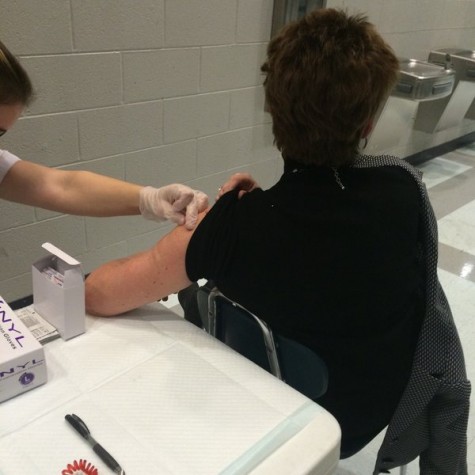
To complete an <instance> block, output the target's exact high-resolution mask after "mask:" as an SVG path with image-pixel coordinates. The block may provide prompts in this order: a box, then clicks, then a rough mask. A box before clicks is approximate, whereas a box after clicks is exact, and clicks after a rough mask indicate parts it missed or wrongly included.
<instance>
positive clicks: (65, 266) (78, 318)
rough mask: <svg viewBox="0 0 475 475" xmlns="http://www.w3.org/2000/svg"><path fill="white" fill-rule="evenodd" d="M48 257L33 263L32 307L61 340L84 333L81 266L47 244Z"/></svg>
mask: <svg viewBox="0 0 475 475" xmlns="http://www.w3.org/2000/svg"><path fill="white" fill-rule="evenodd" d="M42 247H43V248H44V249H46V250H47V251H48V255H47V256H45V257H43V258H41V259H39V260H38V261H36V262H35V263H34V264H33V268H32V274H33V305H34V308H35V310H36V311H37V312H38V313H39V314H40V315H41V316H42V317H43V318H44V319H45V320H46V321H48V322H49V323H51V325H53V326H54V327H56V329H57V330H58V333H59V334H60V335H61V338H63V340H69V339H70V338H73V337H75V336H77V335H80V334H81V333H84V332H85V331H86V303H85V290H84V274H83V271H82V269H81V263H80V262H79V261H77V260H76V259H74V258H73V257H71V256H69V255H68V254H66V253H65V252H63V251H62V250H61V249H58V248H57V247H56V246H53V244H51V243H49V242H45V243H44V244H43V245H42Z"/></svg>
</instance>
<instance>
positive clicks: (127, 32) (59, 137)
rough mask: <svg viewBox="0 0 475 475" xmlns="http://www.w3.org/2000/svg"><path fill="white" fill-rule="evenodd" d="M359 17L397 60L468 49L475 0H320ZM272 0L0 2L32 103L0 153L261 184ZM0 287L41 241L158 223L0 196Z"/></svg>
mask: <svg viewBox="0 0 475 475" xmlns="http://www.w3.org/2000/svg"><path fill="white" fill-rule="evenodd" d="M327 6H329V7H333V6H334V7H344V8H348V9H349V10H350V11H363V12H367V13H368V14H369V17H370V20H371V21H372V22H373V23H375V24H376V26H377V27H378V29H379V30H380V31H381V32H382V33H383V35H384V37H385V38H386V39H387V41H388V42H389V43H390V44H391V45H392V46H393V48H394V49H395V51H396V53H397V54H398V55H400V56H409V57H413V58H416V59H426V57H427V54H428V52H429V51H430V49H432V48H437V47H446V46H454V45H456V46H467V47H472V48H473V47H475V45H473V43H474V42H475V0H463V1H462V0H351V1H350V0H328V2H327ZM272 8H273V0H199V1H197V0H140V1H136V0H43V1H41V2H37V1H33V0H0V39H1V40H2V41H3V42H5V43H6V44H7V45H8V47H9V48H10V49H11V50H12V52H14V53H15V54H16V55H18V56H19V57H20V59H21V62H22V63H23V64H24V66H25V68H26V69H27V70H28V72H29V73H30V75H31V77H32V79H33V82H34V85H35V89H36V93H37V98H36V100H35V102H34V103H33V104H32V105H31V107H30V108H29V110H28V111H26V113H25V116H24V117H23V118H22V119H21V120H20V121H19V122H18V124H17V125H16V126H15V127H14V129H13V130H11V131H9V133H8V134H7V135H6V136H5V137H2V139H1V142H0V148H4V149H7V150H10V151H11V152H12V153H15V154H17V155H18V156H20V157H22V158H24V159H27V160H32V161H35V162H37V163H41V164H44V165H48V166H54V167H62V168H67V169H87V170H91V171H95V172H98V173H103V174H106V175H110V176H113V177H116V178H122V179H126V180H129V181H133V182H136V183H142V184H150V185H154V186H160V185H164V184H167V183H172V182H182V183H187V184H189V185H190V186H193V187H195V188H200V189H202V190H203V191H205V192H207V193H208V194H209V195H210V197H211V199H213V198H214V196H215V194H216V190H217V188H218V186H219V185H220V184H221V183H222V182H223V181H224V180H225V179H226V178H227V176H229V174H230V173H233V172H235V171H240V170H246V171H250V172H251V173H253V174H254V175H255V176H256V178H257V179H258V180H259V181H260V182H261V183H262V185H263V186H264V187H267V186H270V185H271V184H273V183H274V182H275V181H276V179H277V178H278V175H279V174H280V171H281V161H280V158H279V154H278V153H277V151H276V150H275V148H274V147H273V145H272V133H271V125H270V117H269V116H268V114H266V113H265V112H264V111H263V104H264V99H263V93H262V87H261V82H262V77H261V75H260V71H259V68H260V65H261V63H262V62H263V60H264V55H265V45H266V43H267V41H268V39H269V37H270V30H271V20H272ZM0 216H1V218H0V268H1V270H2V273H1V275H0V295H2V296H3V297H5V298H6V299H7V300H13V299H16V298H19V297H23V296H25V295H28V294H30V293H31V263H32V262H33V261H34V260H36V259H37V258H38V257H39V256H40V255H42V250H41V243H43V242H45V241H51V242H53V243H54V244H55V245H57V246H58V247H60V248H62V249H64V250H65V251H66V252H68V253H70V254H72V255H73V256H75V257H76V258H78V259H79V260H81V261H82V262H83V265H84V270H85V271H86V272H89V271H90V270H92V269H93V268H94V267H96V266H97V265H99V264H101V263H102V262H104V261H106V260H109V259H112V258H116V257H121V256H124V255H127V254H130V253H133V252H136V251H139V250H141V249H144V248H146V247H148V246H151V245H152V244H153V243H154V242H155V241H156V240H157V239H158V238H159V237H160V236H162V235H163V234H164V233H165V232H167V230H168V229H170V226H169V225H163V224H157V223H154V222H151V221H145V220H143V219H142V218H141V217H120V218H83V217H72V216H66V215H62V214H58V213H53V212H50V211H45V210H40V209H35V208H29V207H26V206H20V205H16V204H12V203H7V202H2V203H0Z"/></svg>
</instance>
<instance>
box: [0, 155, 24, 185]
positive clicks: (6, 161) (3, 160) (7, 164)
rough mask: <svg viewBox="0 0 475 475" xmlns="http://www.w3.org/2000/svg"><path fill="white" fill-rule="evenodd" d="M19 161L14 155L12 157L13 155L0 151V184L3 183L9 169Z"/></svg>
mask: <svg viewBox="0 0 475 475" xmlns="http://www.w3.org/2000/svg"><path fill="white" fill-rule="evenodd" d="M19 160H20V159H19V158H18V157H17V156H16V155H13V153H10V152H7V151H6V150H0V183H1V182H2V181H3V179H4V178H5V175H6V174H7V173H8V171H9V170H10V168H11V167H12V166H13V165H15V163H16V162H18V161H19Z"/></svg>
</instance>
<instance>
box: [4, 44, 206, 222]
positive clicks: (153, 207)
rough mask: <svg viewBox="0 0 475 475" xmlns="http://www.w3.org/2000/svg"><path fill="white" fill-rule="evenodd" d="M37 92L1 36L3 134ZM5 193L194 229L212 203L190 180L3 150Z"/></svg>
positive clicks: (55, 206)
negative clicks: (76, 167)
mask: <svg viewBox="0 0 475 475" xmlns="http://www.w3.org/2000/svg"><path fill="white" fill-rule="evenodd" d="M32 96H33V88H32V85H31V82H30V79H29V77H28V74H27V73H26V71H25V70H24V69H23V67H22V66H21V65H20V63H19V62H18V60H17V59H16V58H15V57H14V56H13V55H12V54H11V53H10V52H9V51H8V49H7V48H6V47H5V45H4V44H3V43H2V42H1V41H0V137H1V136H2V135H4V134H5V133H6V132H7V131H8V130H10V129H11V128H12V126H13V125H14V124H15V122H16V121H17V120H18V118H19V117H20V115H21V113H22V112H23V109H24V108H25V107H26V106H27V105H28V104H29V102H30V101H31V99H32ZM0 198H2V199H5V200H9V201H14V202H17V203H23V204H26V205H31V206H38V207H41V208H45V209H50V210H54V211H59V212H62V213H68V214H76V215H83V216H122V215H133V214H142V216H144V217H145V218H147V219H154V220H157V221H161V220H165V219H170V220H172V221H174V222H175V223H178V224H185V225H186V227H187V228H189V229H192V228H193V227H194V226H195V225H196V220H197V216H198V213H199V212H200V211H203V210H204V209H205V208H206V207H207V205H208V198H207V196H206V195H205V194H204V193H202V192H201V191H196V190H192V189H191V188H189V187H187V186H185V185H181V184H172V185H168V186H164V187H161V188H153V187H150V186H145V187H144V186H140V185H136V184H133V183H128V182H124V181H121V180H116V179H114V178H110V177H107V176H103V175H98V174H95V173H91V172H87V171H66V170H58V169H55V168H48V167H44V166H41V165H37V164H35V163H32V162H28V161H26V160H20V159H19V158H18V157H16V156H15V155H13V154H12V153H10V152H8V151H6V150H1V149H0Z"/></svg>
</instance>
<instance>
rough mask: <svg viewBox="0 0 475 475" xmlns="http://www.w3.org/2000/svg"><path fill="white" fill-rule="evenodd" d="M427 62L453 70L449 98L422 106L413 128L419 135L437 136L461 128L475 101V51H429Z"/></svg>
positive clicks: (455, 49) (451, 49)
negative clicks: (453, 128)
mask: <svg viewBox="0 0 475 475" xmlns="http://www.w3.org/2000/svg"><path fill="white" fill-rule="evenodd" d="M429 62H430V63H433V64H436V65H439V66H441V67H445V68H451V69H453V70H455V83H454V91H453V93H452V95H450V96H447V97H445V98H443V99H441V100H438V101H432V102H428V103H424V104H421V105H420V107H419V109H418V111H417V117H416V120H415V123H414V128H415V129H416V130H420V131H422V132H429V133H434V132H439V131H442V130H446V129H450V128H452V127H457V126H460V125H461V124H462V121H463V119H464V117H465V116H466V114H467V112H468V110H469V108H470V105H471V104H472V102H473V100H474V98H475V51H473V50H466V49H457V48H446V49H440V50H435V51H431V52H430V54H429Z"/></svg>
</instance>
